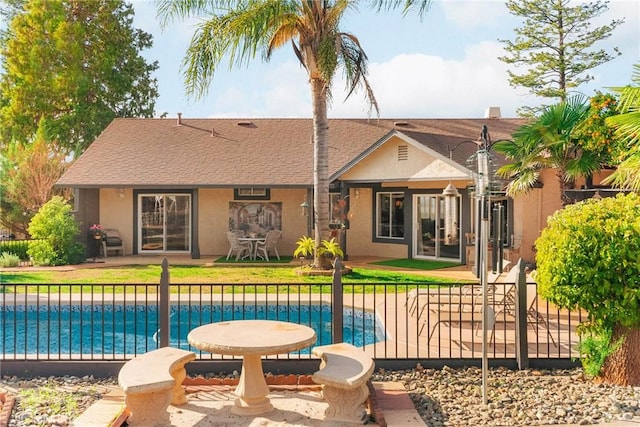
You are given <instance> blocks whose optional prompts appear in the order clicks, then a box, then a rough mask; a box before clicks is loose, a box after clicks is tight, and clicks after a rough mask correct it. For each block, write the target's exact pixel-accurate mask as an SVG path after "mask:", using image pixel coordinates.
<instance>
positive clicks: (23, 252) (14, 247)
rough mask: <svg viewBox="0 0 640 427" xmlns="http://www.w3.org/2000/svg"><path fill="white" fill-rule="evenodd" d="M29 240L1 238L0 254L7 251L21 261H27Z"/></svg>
mask: <svg viewBox="0 0 640 427" xmlns="http://www.w3.org/2000/svg"><path fill="white" fill-rule="evenodd" d="M29 242H30V240H2V241H0V254H4V253H7V252H9V253H11V254H14V255H16V256H17V257H18V258H20V259H21V260H22V261H27V260H29V255H28V254H27V251H28V250H29Z"/></svg>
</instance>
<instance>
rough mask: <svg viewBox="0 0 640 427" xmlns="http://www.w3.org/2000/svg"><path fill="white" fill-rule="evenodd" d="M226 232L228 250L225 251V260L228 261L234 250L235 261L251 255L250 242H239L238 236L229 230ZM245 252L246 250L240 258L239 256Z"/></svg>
mask: <svg viewBox="0 0 640 427" xmlns="http://www.w3.org/2000/svg"><path fill="white" fill-rule="evenodd" d="M226 234H227V240H229V252H228V253H227V261H229V257H230V256H231V254H233V253H234V252H235V254H236V261H238V260H240V259H245V258H246V257H248V256H251V243H249V242H240V240H238V236H237V235H236V234H235V233H233V232H231V231H227V232H226ZM245 252H246V255H245V256H243V257H242V258H240V256H241V255H242V254H244V253H245Z"/></svg>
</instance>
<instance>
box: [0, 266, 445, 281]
mask: <svg viewBox="0 0 640 427" xmlns="http://www.w3.org/2000/svg"><path fill="white" fill-rule="evenodd" d="M160 272H161V267H160V266H159V265H131V266H122V267H99V268H80V269H76V270H66V271H62V270H43V271H28V270H25V271H24V272H22V271H11V272H2V273H0V274H1V283H3V284H10V283H15V284H85V283H86V284H93V283H103V284H114V285H116V284H151V283H154V284H155V283H159V281H160ZM169 275H170V282H171V283H172V284H189V283H191V284H205V283H228V284H236V283H237V284H258V283H262V284H264V283H269V284H273V283H278V284H288V283H310V284H313V283H318V284H329V283H331V281H332V278H331V276H298V275H297V274H296V273H295V267H292V266H291V267H284V266H269V267H266V266H265V267H260V266H242V267H241V266H237V267H236V266H232V267H229V266H225V267H220V266H211V267H209V266H190V265H173V266H171V267H170V268H169ZM342 279H343V283H345V284H359V283H363V284H364V283H455V282H457V281H455V280H447V279H443V278H440V277H429V276H425V275H420V274H407V273H404V272H399V271H389V270H380V269H368V268H354V269H353V272H352V273H351V274H349V275H345V276H343V277H342Z"/></svg>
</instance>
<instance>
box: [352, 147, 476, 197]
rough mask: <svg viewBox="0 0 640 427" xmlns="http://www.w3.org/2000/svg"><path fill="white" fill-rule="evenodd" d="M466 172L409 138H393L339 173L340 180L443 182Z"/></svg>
mask: <svg viewBox="0 0 640 427" xmlns="http://www.w3.org/2000/svg"><path fill="white" fill-rule="evenodd" d="M468 176H469V175H468V172H467V171H466V170H464V169H463V168H462V167H461V166H459V165H457V164H455V163H453V162H451V161H450V160H449V159H447V158H446V157H442V156H441V155H440V154H438V153H436V152H434V151H432V150H429V149H428V148H426V147H424V146H421V145H419V144H416V143H413V142H411V140H410V139H408V138H407V139H404V138H400V137H398V136H394V137H392V138H391V139H390V140H389V141H387V142H386V143H385V144H383V145H381V146H379V147H378V148H377V149H376V150H374V151H373V152H371V153H369V154H368V155H367V156H366V157H365V158H364V159H363V160H361V161H360V162H358V163H357V164H356V165H354V166H353V167H352V168H350V169H349V170H348V171H346V172H345V173H343V174H342V175H341V176H340V179H341V180H343V181H359V182H367V181H369V182H380V181H383V182H385V183H386V184H387V185H393V183H397V182H398V181H403V182H411V181H417V180H419V181H421V182H422V183H425V182H429V181H442V180H443V179H465V178H467V177H468Z"/></svg>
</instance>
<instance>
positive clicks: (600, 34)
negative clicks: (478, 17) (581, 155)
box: [500, 0, 624, 110]
mask: <svg viewBox="0 0 640 427" xmlns="http://www.w3.org/2000/svg"><path fill="white" fill-rule="evenodd" d="M569 3H570V2H569V0H507V3H506V4H507V7H508V8H509V12H510V13H511V14H512V15H514V16H518V17H521V18H523V19H524V23H523V25H522V27H521V28H515V29H514V32H515V34H516V37H515V39H514V40H500V42H501V43H503V44H504V47H505V50H506V51H507V52H508V55H506V56H503V57H500V60H501V61H503V62H505V63H507V64H509V65H513V66H514V67H516V68H521V69H523V71H522V73H520V74H518V73H517V72H515V71H512V70H509V83H510V84H511V86H513V87H525V88H527V89H529V91H530V92H531V93H532V94H534V95H537V96H540V97H543V98H552V99H553V101H554V103H555V102H565V101H566V100H567V97H568V94H569V92H570V91H571V90H572V89H576V88H578V87H579V86H580V85H582V84H583V83H586V82H588V81H590V80H592V79H593V76H591V75H589V74H587V71H589V70H591V69H593V68H595V67H597V66H598V65H601V64H603V63H605V62H608V61H610V60H612V59H613V58H614V57H615V56H617V55H620V52H619V51H618V49H617V48H614V49H613V50H614V53H615V56H614V55H612V54H609V53H607V52H606V51H605V50H604V49H598V50H593V49H591V48H592V46H593V45H594V44H595V43H597V42H598V41H601V40H604V39H606V38H608V37H609V36H610V35H611V33H612V32H613V30H614V29H615V28H616V27H617V26H618V25H620V24H622V23H623V22H624V20H623V19H614V20H612V21H611V22H610V23H609V24H608V25H602V26H600V27H597V28H592V27H591V21H592V20H593V19H594V18H596V17H598V16H600V15H602V14H603V13H604V12H606V11H607V10H608V2H607V1H600V0H596V1H594V2H588V3H587V2H585V3H582V2H579V3H576V5H575V6H570V5H569ZM529 110H530V109H529Z"/></svg>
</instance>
